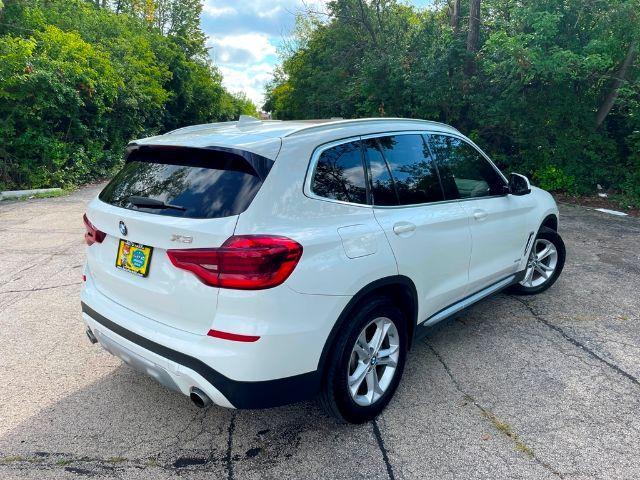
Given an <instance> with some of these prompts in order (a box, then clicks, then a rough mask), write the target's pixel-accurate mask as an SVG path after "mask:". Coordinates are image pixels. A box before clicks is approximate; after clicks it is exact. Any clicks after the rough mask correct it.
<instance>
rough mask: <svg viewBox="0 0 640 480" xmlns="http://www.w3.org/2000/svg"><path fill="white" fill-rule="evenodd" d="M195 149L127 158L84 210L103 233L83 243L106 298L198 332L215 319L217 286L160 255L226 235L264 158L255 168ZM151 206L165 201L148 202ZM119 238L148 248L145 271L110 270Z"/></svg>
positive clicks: (255, 185) (211, 243) (258, 180)
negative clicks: (88, 243) (95, 240)
mask: <svg viewBox="0 0 640 480" xmlns="http://www.w3.org/2000/svg"><path fill="white" fill-rule="evenodd" d="M194 150H196V149H183V150H180V149H178V150H176V149H175V147H174V148H172V149H170V150H165V151H158V150H155V149H154V150H153V151H152V150H149V149H147V150H146V152H145V156H144V157H141V156H137V157H136V156H134V157H133V159H132V157H131V156H130V158H129V159H128V160H127V163H126V164H125V166H124V168H123V170H122V171H121V172H120V173H118V174H117V175H116V176H115V177H114V179H113V180H112V181H111V182H110V183H109V184H108V185H107V186H106V187H105V189H104V190H103V191H102V193H100V195H99V197H98V198H96V199H94V200H93V201H92V202H91V203H90V205H89V208H88V210H87V217H88V219H89V221H90V222H91V223H92V224H93V225H94V226H95V227H96V228H97V229H98V230H101V231H102V232H104V233H105V234H106V236H105V238H104V240H103V241H102V242H101V243H94V244H93V245H91V246H89V247H88V248H87V265H88V270H89V274H90V275H91V278H92V280H93V282H94V285H95V287H96V289H97V290H98V291H99V292H100V293H102V294H103V295H105V296H106V297H108V298H109V299H111V300H112V301H114V302H116V303H118V304H120V305H122V306H123V307H126V308H128V309H130V310H133V311H135V312H136V313H139V314H141V315H144V316H145V317H148V318H150V319H152V320H155V321H157V322H160V323H163V324H165V325H169V326H171V327H174V328H178V329H181V330H184V331H188V332H191V333H197V334H202V335H205V334H206V333H207V331H208V330H209V328H210V327H211V325H212V323H213V320H214V317H215V313H216V306H217V300H218V290H219V289H218V288H215V287H211V286H208V285H205V284H203V283H202V282H201V281H200V280H199V279H198V278H197V277H196V276H195V275H194V274H192V273H191V272H188V271H185V270H181V269H178V268H176V267H175V266H174V265H172V263H171V261H170V260H169V257H168V256H167V253H166V252H167V250H168V249H181V248H189V249H191V248H212V247H219V246H221V245H222V243H224V241H225V240H227V239H228V238H229V237H231V236H232V235H233V233H234V230H235V226H236V222H237V220H238V216H239V214H240V213H241V212H242V211H244V210H245V209H246V208H247V207H248V206H249V204H250V203H251V201H252V200H253V197H254V196H255V194H256V193H257V191H258V189H259V188H260V186H261V184H262V180H263V179H264V176H265V175H266V174H265V173H264V166H265V165H267V166H269V163H268V162H271V160H268V159H260V160H259V161H261V162H262V164H260V165H261V168H263V171H262V172H261V173H259V172H258V171H254V169H253V168H252V167H251V165H249V164H248V163H246V162H244V161H243V160H242V159H237V158H236V159H234V158H232V157H230V156H229V155H231V154H229V153H228V152H226V153H224V155H222V156H216V155H217V154H216V153H215V152H213V151H206V152H202V151H198V152H195V153H196V154H195V156H194ZM167 152H169V153H168V154H167ZM267 172H268V170H267ZM132 197H133V198H134V200H133V201H135V202H138V203H139V204H140V200H139V198H140V197H144V198H146V199H149V200H148V202H147V203H146V204H143V206H142V207H140V206H136V205H135V204H132V203H131V200H130V199H131V198H132ZM149 202H155V203H149ZM157 204H164V205H165V206H163V207H158V208H156V207H153V205H157ZM149 205H152V206H151V207H150V206H149ZM167 205H169V206H170V207H166V206H167ZM176 207H180V208H176ZM121 224H122V225H124V228H121ZM121 240H127V241H130V242H134V243H136V244H141V245H144V246H148V247H151V248H152V251H151V252H150V256H149V260H148V261H149V264H148V272H147V276H145V277H142V276H138V275H136V274H134V273H131V272H130V271H126V270H122V269H120V268H117V267H116V260H117V258H118V257H119V256H121V252H120V250H119V247H120V242H121ZM132 259H133V257H130V259H129V260H128V261H129V262H130V263H129V265H131V260H132Z"/></svg>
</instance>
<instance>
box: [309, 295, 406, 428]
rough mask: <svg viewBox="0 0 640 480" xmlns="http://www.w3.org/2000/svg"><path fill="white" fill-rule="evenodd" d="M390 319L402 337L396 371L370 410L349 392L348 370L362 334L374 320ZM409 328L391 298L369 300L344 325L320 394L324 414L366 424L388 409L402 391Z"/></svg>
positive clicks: (327, 368) (400, 338) (326, 370)
mask: <svg viewBox="0 0 640 480" xmlns="http://www.w3.org/2000/svg"><path fill="white" fill-rule="evenodd" d="M378 317H386V318H388V319H390V320H391V321H392V322H393V324H394V325H395V327H396V329H397V331H398V336H399V340H400V342H399V356H398V361H397V366H396V371H395V374H394V376H393V378H392V379H391V382H390V383H389V386H388V387H387V389H386V390H385V392H384V394H383V395H382V396H381V397H380V398H379V399H378V400H377V401H375V402H374V403H373V404H371V405H369V406H361V405H358V404H357V403H356V402H355V401H354V400H353V398H352V397H351V394H350V393H349V391H348V387H347V379H348V376H349V373H348V366H349V361H350V359H351V352H352V349H353V346H354V345H355V342H356V339H357V338H358V335H359V334H360V332H361V331H362V330H363V329H364V328H365V327H366V326H367V325H368V324H369V323H370V322H372V321H373V320H374V319H376V318H378ZM407 345H408V337H407V324H406V320H405V318H404V316H403V314H402V312H401V311H400V310H399V309H398V308H397V307H395V306H394V305H393V303H391V301H390V300H388V299H387V298H384V297H381V298H376V299H372V300H368V301H366V302H363V303H361V304H359V306H357V307H356V310H355V312H354V316H353V318H352V319H350V320H349V321H348V322H347V324H346V325H344V327H343V330H342V332H341V334H340V336H339V337H338V338H337V339H336V340H335V343H334V345H333V348H332V349H331V352H330V354H329V357H328V358H327V363H326V366H325V371H324V375H323V381H322V388H321V392H320V404H321V405H322V407H323V408H324V410H325V411H326V412H327V413H328V414H329V415H332V416H333V417H335V418H336V419H338V420H339V421H341V422H348V423H356V424H357V423H364V422H367V421H370V420H373V419H374V418H375V417H376V416H377V415H378V414H379V413H380V412H382V410H383V409H384V408H385V407H386V406H387V404H388V403H389V401H390V400H391V398H392V397H393V394H394V393H395V391H396V388H397V387H398V383H399V382H400V378H401V377H402V373H403V371H404V365H405V361H406V356H407Z"/></svg>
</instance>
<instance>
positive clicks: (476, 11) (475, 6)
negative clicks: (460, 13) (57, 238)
mask: <svg viewBox="0 0 640 480" xmlns="http://www.w3.org/2000/svg"><path fill="white" fill-rule="evenodd" d="M479 39H480V0H470V2H469V32H468V33H467V64H466V67H465V73H466V74H467V75H468V76H471V75H473V74H474V73H475V72H476V53H477V52H478V41H479Z"/></svg>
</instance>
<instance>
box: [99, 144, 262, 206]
mask: <svg viewBox="0 0 640 480" xmlns="http://www.w3.org/2000/svg"><path fill="white" fill-rule="evenodd" d="M193 150H194V149H188V150H187V149H185V150H180V149H173V150H168V151H162V152H150V151H147V152H144V154H140V153H138V154H135V153H134V154H132V155H130V157H129V159H128V160H127V163H125V165H124V167H123V168H122V170H120V172H118V174H117V175H116V176H115V177H114V178H113V180H111V182H109V184H108V185H107V186H106V187H105V188H104V190H102V192H101V193H100V195H99V198H100V200H102V201H103V202H106V203H109V204H111V205H114V206H116V207H122V208H127V209H130V210H137V211H142V212H147V213H153V214H156V215H165V216H171V217H182V218H220V217H228V216H232V215H238V214H240V213H242V212H243V211H245V210H246V209H247V207H248V206H249V205H250V204H251V201H252V200H253V198H254V197H255V196H256V193H258V190H259V189H260V187H261V185H262V179H261V178H260V176H259V174H258V173H257V172H256V171H254V169H253V168H252V166H251V164H250V163H248V162H247V161H246V160H245V159H243V158H242V157H241V156H239V155H235V154H229V153H228V152H216V151H206V150H205V151H198V152H195V153H194V151H193ZM264 160H266V159H264Z"/></svg>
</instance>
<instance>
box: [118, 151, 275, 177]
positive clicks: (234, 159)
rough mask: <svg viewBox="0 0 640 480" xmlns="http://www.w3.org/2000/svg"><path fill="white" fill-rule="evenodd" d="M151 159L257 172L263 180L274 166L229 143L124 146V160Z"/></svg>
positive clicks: (269, 161) (158, 161) (266, 160)
mask: <svg viewBox="0 0 640 480" xmlns="http://www.w3.org/2000/svg"><path fill="white" fill-rule="evenodd" d="M133 161H141V162H153V163H167V164H176V162H177V163H178V164H183V163H184V164H185V165H190V166H194V167H202V168H218V169H221V170H236V171H239V172H244V173H248V174H250V175H256V176H258V177H259V178H260V180H262V181H264V179H265V178H267V175H268V174H269V171H270V170H271V167H273V164H274V161H273V160H271V159H269V158H266V157H263V156H262V155H258V154H257V153H253V152H249V151H247V150H241V149H238V148H229V147H218V146H210V147H183V146H179V145H140V144H137V143H130V144H129V145H128V146H127V151H126V155H125V162H133Z"/></svg>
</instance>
